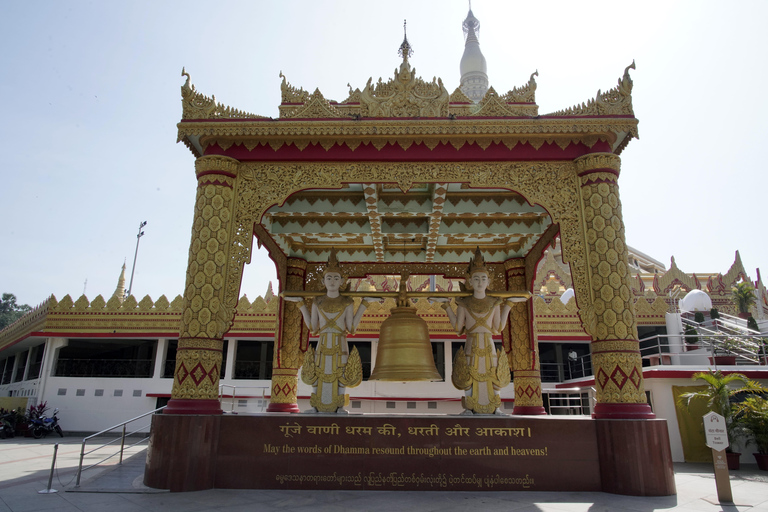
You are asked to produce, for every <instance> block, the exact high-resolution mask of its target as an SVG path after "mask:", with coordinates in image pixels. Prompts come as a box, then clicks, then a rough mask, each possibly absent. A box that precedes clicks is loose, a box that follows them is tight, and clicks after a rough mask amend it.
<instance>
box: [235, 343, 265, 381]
mask: <svg viewBox="0 0 768 512" xmlns="http://www.w3.org/2000/svg"><path fill="white" fill-rule="evenodd" d="M274 347H275V342H274V341H253V340H238V342H237V353H236V355H235V375H234V378H235V379H257V380H270V379H272V355H273V352H274Z"/></svg>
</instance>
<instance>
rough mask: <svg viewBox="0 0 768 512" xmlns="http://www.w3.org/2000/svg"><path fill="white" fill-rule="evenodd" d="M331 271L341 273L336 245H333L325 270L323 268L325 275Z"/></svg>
mask: <svg viewBox="0 0 768 512" xmlns="http://www.w3.org/2000/svg"><path fill="white" fill-rule="evenodd" d="M330 272H335V273H337V274H341V267H340V266H339V260H338V259H337V258H336V248H335V247H331V255H330V256H328V264H327V265H326V266H325V270H323V276H325V275H326V274H328V273H330Z"/></svg>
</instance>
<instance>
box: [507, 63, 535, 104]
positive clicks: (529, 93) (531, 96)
mask: <svg viewBox="0 0 768 512" xmlns="http://www.w3.org/2000/svg"><path fill="white" fill-rule="evenodd" d="M534 76H539V71H538V70H536V71H534V72H533V73H531V78H530V79H529V80H528V83H527V84H525V85H523V86H522V87H520V88H517V87H514V88H513V89H512V90H511V91H509V92H508V93H507V94H505V95H504V96H502V97H501V99H502V100H503V101H505V102H507V103H536V80H535V79H534V78H533V77H534Z"/></svg>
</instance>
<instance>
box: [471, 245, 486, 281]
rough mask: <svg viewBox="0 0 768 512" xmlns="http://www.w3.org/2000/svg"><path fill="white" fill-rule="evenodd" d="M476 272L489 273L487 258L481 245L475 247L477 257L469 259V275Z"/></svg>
mask: <svg viewBox="0 0 768 512" xmlns="http://www.w3.org/2000/svg"><path fill="white" fill-rule="evenodd" d="M476 272H485V273H486V274H487V273H488V267H486V266H485V259H484V258H483V253H481V252H480V247H479V246H478V247H477V249H475V257H474V258H471V259H470V260H469V268H467V276H469V277H471V276H472V274H474V273H476Z"/></svg>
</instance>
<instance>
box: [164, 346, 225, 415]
mask: <svg viewBox="0 0 768 512" xmlns="http://www.w3.org/2000/svg"><path fill="white" fill-rule="evenodd" d="M221 349H222V342H221V340H199V339H185V338H180V339H179V345H178V348H177V351H176V370H175V372H174V377H173V391H172V394H171V396H172V398H175V399H200V400H203V399H208V400H211V399H213V400H215V399H218V396H219V375H220V374H221V360H222V355H221Z"/></svg>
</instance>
